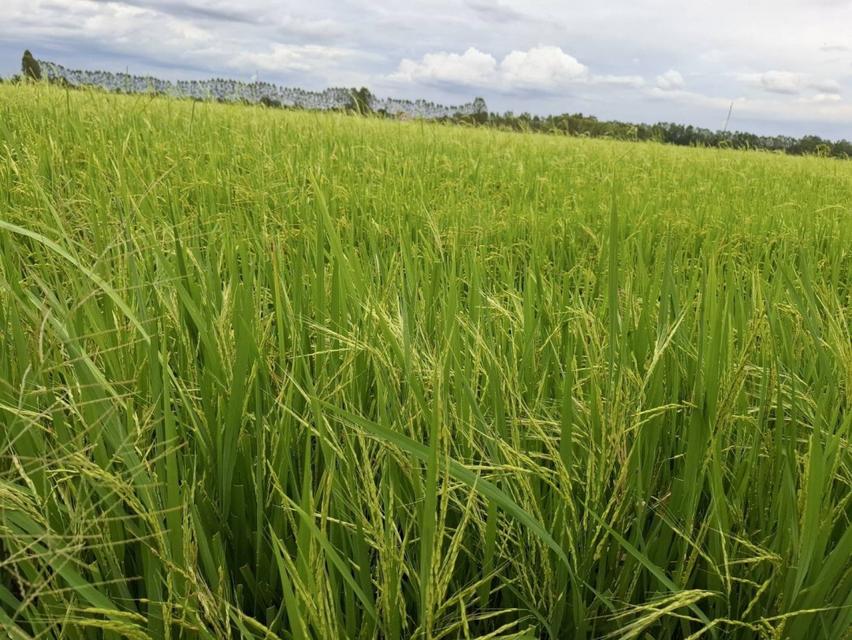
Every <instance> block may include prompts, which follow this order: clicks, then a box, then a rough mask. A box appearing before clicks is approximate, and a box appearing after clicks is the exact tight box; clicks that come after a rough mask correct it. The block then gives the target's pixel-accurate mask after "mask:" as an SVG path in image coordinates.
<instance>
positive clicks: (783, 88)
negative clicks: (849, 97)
mask: <svg viewBox="0 0 852 640" xmlns="http://www.w3.org/2000/svg"><path fill="white" fill-rule="evenodd" d="M737 78H739V80H740V81H741V82H744V83H745V84H747V85H749V86H751V87H754V88H756V89H761V90H762V91H766V92H769V93H777V94H785V95H803V94H805V93H806V92H808V91H809V90H811V91H815V92H816V94H817V95H825V96H828V95H835V96H837V95H839V94H840V92H841V86H840V83H839V82H837V81H836V80H832V79H830V78H819V77H813V76H810V75H808V74H804V73H798V72H794V71H778V70H772V71H765V72H763V73H740V74H737ZM823 100H825V98H823ZM832 101H833V100H832Z"/></svg>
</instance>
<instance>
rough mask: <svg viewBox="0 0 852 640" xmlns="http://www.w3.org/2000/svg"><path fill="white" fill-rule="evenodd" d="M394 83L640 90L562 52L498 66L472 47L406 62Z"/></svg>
mask: <svg viewBox="0 0 852 640" xmlns="http://www.w3.org/2000/svg"><path fill="white" fill-rule="evenodd" d="M389 78H390V79H391V80H395V81H403V82H413V83H422V84H450V85H459V86H466V87H480V88H488V89H493V90H497V91H504V92H515V91H524V90H526V91H537V92H544V93H559V92H560V91H561V90H564V89H567V88H570V87H572V86H575V85H580V84H586V85H613V86H626V87H641V86H643V85H644V84H645V79H644V78H642V76H639V75H596V74H593V73H591V71H590V70H589V67H587V66H586V65H585V64H583V63H582V62H580V61H579V60H577V58H575V57H574V56H572V55H570V54H568V53H566V52H565V51H563V50H562V49H561V48H560V47H555V46H538V47H533V48H531V49H527V50H526V51H518V50H515V51H511V52H510V53H508V54H506V56H504V57H503V59H502V60H500V61H499V62H498V60H497V58H495V57H494V56H493V55H491V54H490V53H484V52H482V51H480V50H478V49H476V48H474V47H471V48H469V49H468V50H467V51H465V52H464V53H462V54H458V53H447V52H443V51H442V52H437V53H427V54H426V55H424V56H423V57H422V58H421V59H420V60H411V59H408V58H406V59H403V60H402V62H400V63H399V67H398V68H397V71H396V72H395V73H393V74H391V75H390V76H389Z"/></svg>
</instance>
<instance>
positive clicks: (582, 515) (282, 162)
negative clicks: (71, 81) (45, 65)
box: [0, 85, 852, 640]
mask: <svg viewBox="0 0 852 640" xmlns="http://www.w3.org/2000/svg"><path fill="white" fill-rule="evenodd" d="M850 249H852V162H844V161H837V160H825V159H819V158H792V157H783V156H776V155H769V154H761V153H749V152H735V151H727V150H701V149H689V148H675V147H665V146H661V145H657V144H644V143H618V142H608V141H604V140H584V139H576V138H564V137H558V136H540V135H524V134H510V133H501V132H498V131H495V130H486V129H468V128H464V127H460V126H456V127H448V126H440V125H433V124H424V123H420V122H396V121H391V120H378V119H370V118H362V117H356V116H348V115H342V114H317V113H308V112H287V111H280V110H271V109H264V108H260V107H245V106H236V105H221V104H208V103H192V102H186V101H176V100H168V99H151V98H147V97H141V96H136V97H129V96H115V95H108V94H104V93H96V92H86V91H71V92H66V91H63V90H61V89H57V88H51V87H47V86H27V87H23V86H9V85H2V86H0V629H2V631H3V633H5V635H6V636H8V637H9V638H14V639H22V638H60V637H61V638H68V639H74V640H76V639H95V638H107V639H118V638H132V639H142V638H154V639H159V638H204V639H216V638H258V639H260V638H264V639H267V638H269V639H272V638H282V639H290V638H293V639H296V640H305V639H316V640H321V639H330V638H352V639H361V640H368V639H379V638H381V639H389V640H402V639H408V638H418V639H429V640H439V639H447V638H481V639H485V638H518V639H520V638H530V639H531V638H558V639H562V638H624V639H629V638H639V639H642V640H649V639H651V638H654V639H664V638H691V639H697V638H708V639H710V638H713V639H749V638H766V639H777V640H781V639H799V638H801V639H826V640H837V639H839V638H844V637H849V636H848V634H849V629H850V626H852V563H850V557H852V528H850V517H852V491H850V484H851V483H852V457H850V443H849V439H850V431H852V407H850V389H851V388H852V254H850ZM0 635H2V634H0Z"/></svg>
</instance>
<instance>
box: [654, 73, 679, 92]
mask: <svg viewBox="0 0 852 640" xmlns="http://www.w3.org/2000/svg"><path fill="white" fill-rule="evenodd" d="M684 86H686V83H685V82H684V80H683V76H682V75H681V74H680V72H679V71H675V70H674V69H669V70H668V71H666V72H665V73H663V74H660V75H658V76H657V87H658V88H659V89H662V90H663V91H679V90H681V89H683V88H684Z"/></svg>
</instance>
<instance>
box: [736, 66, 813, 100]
mask: <svg viewBox="0 0 852 640" xmlns="http://www.w3.org/2000/svg"><path fill="white" fill-rule="evenodd" d="M745 78H746V80H748V81H750V82H751V84H752V85H754V86H756V87H759V88H761V89H763V90H764V91H768V92H770V93H786V94H790V95H793V94H797V93H799V92H800V91H801V90H802V76H801V75H800V74H798V73H794V72H792V71H775V70H773V71H765V72H763V73H754V74H749V75H747V76H745Z"/></svg>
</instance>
